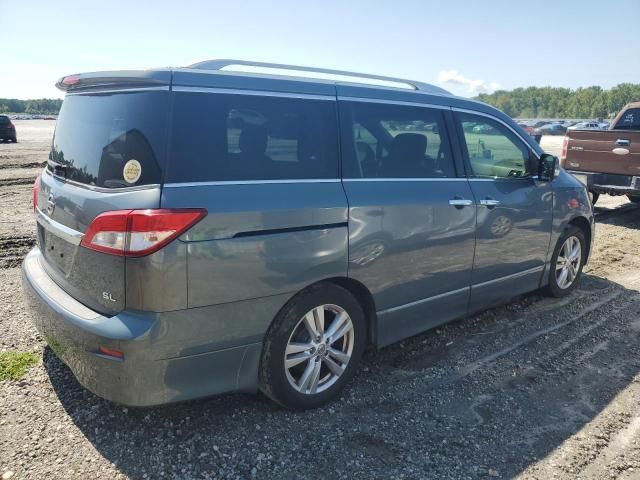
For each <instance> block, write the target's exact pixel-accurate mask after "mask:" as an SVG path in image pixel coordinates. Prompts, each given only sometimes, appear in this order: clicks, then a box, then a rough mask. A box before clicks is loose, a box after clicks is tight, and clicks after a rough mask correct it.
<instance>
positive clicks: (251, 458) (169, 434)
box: [0, 121, 640, 479]
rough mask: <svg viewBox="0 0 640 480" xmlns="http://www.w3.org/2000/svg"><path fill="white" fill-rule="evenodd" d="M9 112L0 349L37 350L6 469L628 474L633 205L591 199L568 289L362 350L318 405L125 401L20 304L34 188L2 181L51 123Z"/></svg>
mask: <svg viewBox="0 0 640 480" xmlns="http://www.w3.org/2000/svg"><path fill="white" fill-rule="evenodd" d="M16 123H17V124H18V132H19V135H20V137H19V140H20V141H21V143H19V144H17V145H11V144H0V198H1V199H2V201H1V203H0V222H1V223H0V242H3V243H0V248H1V250H0V261H1V263H0V267H1V268H0V285H1V287H0V309H1V310H0V312H1V315H0V329H1V331H2V332H3V335H1V336H0V350H4V349H7V350H19V351H32V350H35V351H38V352H41V353H42V358H43V360H42V363H41V364H39V365H37V366H35V367H33V368H31V369H30V370H29V371H28V373H27V375H26V376H25V378H24V379H22V380H21V381H17V382H2V383H0V391H1V392H2V393H1V394H0V475H2V474H3V473H4V475H5V477H9V476H11V478H34V479H40V478H48V479H58V478H60V479H68V478H83V479H84V478H111V479H113V478H136V479H138V478H154V479H155V478H179V479H191V478H225V479H226V478H231V479H235V478H241V479H244V478H247V479H251V478H264V479H274V478H277V479H298V478H332V479H341V478H345V479H346V478H373V479H377V478H380V479H382V478H384V479H394V478H395V479H401V478H403V479H413V478H416V479H418V478H443V479H448V478H451V479H458V478H463V479H464V478H469V479H479V478H513V477H517V478H522V479H534V478H535V479H546V478H576V479H577V478H581V479H590V478H624V479H631V478H640V402H639V400H640V375H639V373H638V372H639V371H640V356H639V353H640V346H639V344H638V341H637V339H638V336H639V334H640V315H639V313H640V293H639V290H640V257H639V256H638V254H637V252H638V249H637V245H638V244H639V243H640V210H638V209H633V208H629V206H627V205H625V202H624V201H622V200H620V199H619V198H612V197H602V204H601V205H602V206H601V207H600V208H598V213H599V216H600V224H599V225H598V227H597V235H596V249H595V252H594V254H593V258H592V261H591V263H590V265H589V266H588V267H587V269H586V275H585V277H584V279H583V283H582V284H581V286H580V288H579V289H578V290H577V291H576V292H575V293H574V294H572V295H571V296H570V297H568V298H566V299H562V300H557V299H551V298H548V297H545V296H544V295H543V294H541V293H533V294H530V295H527V296H524V297H522V298H518V299H515V300H514V301H512V302H510V303H509V304H507V305H505V306H503V307H500V308H497V309H492V310H488V311H486V312H483V313H482V314H480V315H476V316H474V317H470V318H466V319H464V320H461V321H458V322H454V323H451V324H449V325H447V326H445V327H441V328H439V329H437V330H434V331H431V332H428V333H425V334H423V335H420V336H417V337H414V338H411V339H409V340H407V341H405V342H402V343H400V344H397V345H393V346H391V347H389V348H385V349H383V350H381V351H379V352H369V353H367V355H366V356H365V359H364V361H363V365H362V368H361V371H360V373H359V374H358V375H357V376H356V378H355V379H354V380H353V381H352V383H351V385H350V386H349V388H348V389H347V390H346V391H345V393H344V394H343V395H342V397H341V398H340V399H339V400H337V401H335V402H333V403H331V404H330V405H328V406H326V407H325V408H322V409H318V410H315V411H310V412H303V413H291V412H288V411H284V410H282V409H280V408H278V407H277V406H275V405H274V404H272V403H271V402H269V401H267V400H266V399H265V398H264V397H262V396H248V395H228V396H223V397H217V398H213V399H209V400H201V401H194V402H187V403H183V404H178V405H170V406H165V407H161V408H152V409H127V408H123V407H120V406H117V405H114V404H111V403H109V402H107V401H104V400H102V399H100V398H98V397H96V396H94V395H92V394H91V393H89V392H88V391H86V390H85V389H83V388H82V387H81V386H80V385H79V384H78V383H77V381H76V380H75V378H74V377H73V375H72V374H71V372H70V371H69V370H68V369H67V367H65V366H64V365H63V364H62V363H61V362H60V361H59V360H58V359H57V358H56V357H55V356H54V355H53V354H52V352H51V351H50V350H49V349H48V348H46V347H45V344H44V342H43V341H42V339H41V338H40V337H39V336H38V334H37V333H36V331H35V329H34V328H33V327H32V326H31V323H30V321H29V315H28V314H27V313H26V312H25V311H24V309H23V306H22V302H21V299H20V295H19V280H20V272H19V269H18V268H17V267H16V266H15V265H16V264H17V263H18V261H19V259H20V258H21V257H22V255H24V253H25V252H26V251H27V250H28V248H29V245H31V244H32V242H33V228H34V223H33V221H32V219H31V206H30V201H31V199H30V187H29V186H28V185H23V184H10V183H7V182H4V183H3V180H7V179H13V178H23V179H25V183H27V182H26V179H27V178H28V179H29V182H28V183H31V181H32V179H33V176H35V174H36V172H37V169H34V168H33V165H34V164H39V163H41V162H43V161H44V160H46V150H47V148H48V144H49V141H50V135H51V132H52V124H51V123H50V122H45V121H31V122H16ZM544 140H545V141H546V140H547V139H546V138H545V139H544ZM551 140H552V142H553V141H555V139H551ZM552 142H551V143H550V144H549V145H548V146H547V148H549V150H553V149H554V148H556V147H557V146H556V145H555V144H554V143H552ZM543 145H544V143H543ZM25 169H30V170H26V172H27V174H25ZM29 172H31V173H29ZM599 205H600V203H599ZM11 473H12V474H13V475H11ZM5 477H2V478H5Z"/></svg>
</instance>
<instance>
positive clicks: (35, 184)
mask: <svg viewBox="0 0 640 480" xmlns="http://www.w3.org/2000/svg"><path fill="white" fill-rule="evenodd" d="M27 185H28V184H27ZM38 193H40V176H39V175H38V176H37V177H36V181H35V182H33V198H32V200H33V211H34V212H35V211H36V207H37V206H38Z"/></svg>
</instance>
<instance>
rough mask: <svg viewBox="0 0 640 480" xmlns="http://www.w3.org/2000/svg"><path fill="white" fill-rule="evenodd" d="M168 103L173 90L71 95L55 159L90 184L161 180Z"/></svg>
mask: <svg viewBox="0 0 640 480" xmlns="http://www.w3.org/2000/svg"><path fill="white" fill-rule="evenodd" d="M168 104H169V93H168V92H139V93H117V94H93V95H84V94H83V95H67V97H65V99H64V102H63V103H62V108H61V109H60V114H59V115H58V121H57V122H56V130H55V135H54V137H53V146H52V149H51V153H50V154H49V160H50V161H51V162H54V163H57V164H60V165H65V166H66V167H67V168H66V177H67V178H68V179H69V180H73V181H76V182H80V183H85V184H88V185H95V186H98V187H105V188H122V187H131V186H136V185H149V184H155V183H161V181H162V170H161V166H162V165H163V163H164V153H165V150H166V143H167V119H168ZM49 168H50V166H49Z"/></svg>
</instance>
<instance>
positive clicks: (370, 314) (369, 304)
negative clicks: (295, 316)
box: [269, 277, 378, 346]
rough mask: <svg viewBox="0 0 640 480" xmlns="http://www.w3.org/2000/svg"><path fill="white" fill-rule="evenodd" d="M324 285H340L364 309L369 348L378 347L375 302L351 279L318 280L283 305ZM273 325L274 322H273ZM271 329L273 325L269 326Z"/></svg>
mask: <svg viewBox="0 0 640 480" xmlns="http://www.w3.org/2000/svg"><path fill="white" fill-rule="evenodd" d="M323 283H333V284H334V285H338V286H339V287H342V288H344V289H345V290H347V291H348V292H349V293H350V294H351V295H353V297H354V298H355V299H356V301H357V302H358V303H359V304H360V306H361V307H362V310H363V312H364V318H365V324H366V327H367V342H366V343H367V346H375V345H377V343H376V342H377V332H378V328H377V325H378V323H377V322H378V316H377V313H376V306H375V301H374V299H373V295H372V294H371V292H370V291H369V289H368V288H367V287H366V286H365V285H364V284H363V283H361V282H359V281H357V280H354V279H353V278H349V277H329V278H323V279H322V280H318V281H317V282H314V283H311V284H309V285H307V286H305V287H304V288H302V289H300V290H298V291H297V292H295V293H294V294H292V295H291V297H290V298H289V299H288V300H287V302H286V303H285V304H284V305H283V307H282V308H284V306H285V305H287V304H288V303H289V302H290V301H291V300H292V299H293V298H295V297H296V296H297V295H299V294H300V293H302V292H304V291H305V290H308V289H310V288H313V287H316V286H318V285H321V284H323ZM272 323H273V322H272ZM269 328H271V325H269Z"/></svg>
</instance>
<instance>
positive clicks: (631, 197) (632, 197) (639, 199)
mask: <svg viewBox="0 0 640 480" xmlns="http://www.w3.org/2000/svg"><path fill="white" fill-rule="evenodd" d="M627 198H628V199H629V200H630V201H632V202H633V203H640V196H636V195H627Z"/></svg>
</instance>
